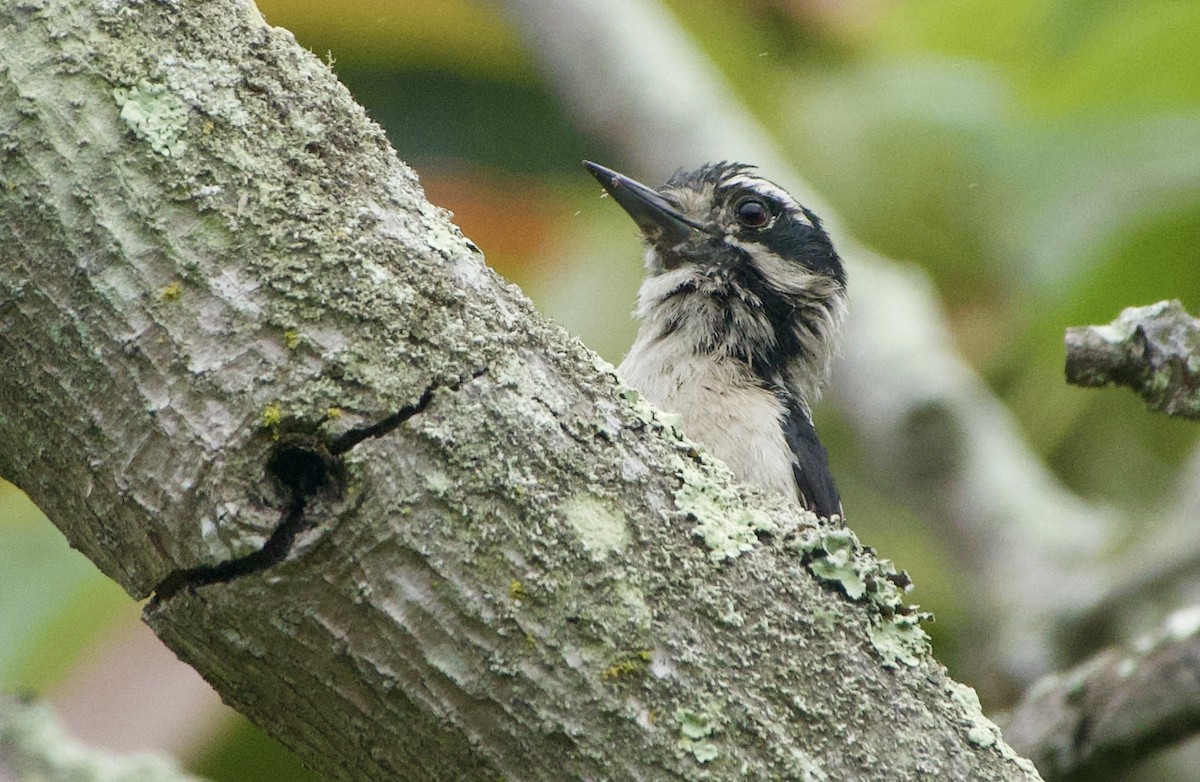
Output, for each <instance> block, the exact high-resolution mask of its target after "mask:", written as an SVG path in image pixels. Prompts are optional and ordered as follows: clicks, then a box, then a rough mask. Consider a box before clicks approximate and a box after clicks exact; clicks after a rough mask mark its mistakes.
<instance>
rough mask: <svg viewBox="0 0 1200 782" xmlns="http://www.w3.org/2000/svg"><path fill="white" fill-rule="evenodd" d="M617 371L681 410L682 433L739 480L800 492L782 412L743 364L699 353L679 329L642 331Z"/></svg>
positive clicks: (659, 402) (660, 403) (658, 402)
mask: <svg viewBox="0 0 1200 782" xmlns="http://www.w3.org/2000/svg"><path fill="white" fill-rule="evenodd" d="M617 371H618V373H619V374H620V375H621V378H622V379H623V380H624V381H625V382H626V383H627V384H629V385H630V386H632V387H633V388H635V389H637V391H638V392H639V393H641V394H642V395H643V396H644V397H646V399H648V400H649V401H650V402H651V403H652V404H654V405H655V406H657V407H659V408H661V409H663V410H665V411H667V412H670V413H676V414H678V415H679V416H680V417H681V418H682V419H683V430H684V432H685V433H686V434H687V436H688V437H689V438H691V439H692V440H695V441H696V442H698V443H700V444H702V445H703V446H704V447H705V449H706V450H707V451H708V452H709V453H711V454H712V455H713V456H715V457H717V458H718V459H720V460H721V461H723V462H725V464H727V465H728V466H729V468H730V469H731V470H732V471H733V474H734V475H735V476H737V478H738V479H739V480H741V481H743V482H745V483H753V484H757V485H759V486H762V487H764V488H766V489H768V490H771V491H776V492H779V493H780V494H783V495H784V496H786V497H790V498H793V499H795V498H796V497H797V494H796V481H795V477H794V475H793V473H792V454H791V451H790V450H789V449H788V445H787V441H786V439H785V438H784V434H783V426H782V423H783V418H784V415H785V413H786V411H785V409H784V406H783V404H782V403H781V402H780V400H779V398H778V397H777V396H776V395H775V394H773V393H771V392H770V391H767V390H766V389H764V388H762V387H761V384H760V382H759V381H758V379H757V378H756V377H754V375H753V374H752V373H751V372H750V370H749V368H748V367H747V366H746V365H745V363H743V362H741V361H738V360H736V359H733V358H729V357H723V356H718V355H698V354H696V353H695V351H694V350H693V349H692V347H691V345H690V344H689V343H688V341H687V340H686V339H685V338H683V335H670V336H666V337H661V338H658V339H645V340H644V339H642V338H640V337H639V339H638V341H637V342H635V343H634V346H633V348H632V349H631V350H630V352H629V355H628V356H626V357H625V360H624V361H623V362H621V366H620V367H619V368H618V370H617Z"/></svg>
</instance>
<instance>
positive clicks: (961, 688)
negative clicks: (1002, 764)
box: [945, 679, 1017, 759]
mask: <svg viewBox="0 0 1200 782" xmlns="http://www.w3.org/2000/svg"><path fill="white" fill-rule="evenodd" d="M945 687H946V691H947V693H948V694H949V695H950V700H951V702H952V703H954V704H955V705H957V706H958V707H959V709H960V710H961V711H962V717H963V720H964V727H965V729H966V734H965V735H966V739H967V741H968V742H969V743H970V744H971V746H974V747H979V748H980V749H985V748H987V747H994V746H997V745H999V746H1000V747H1001V748H1002V749H1003V754H1005V755H1006V756H1008V757H1011V758H1013V759H1016V757H1017V756H1016V754H1015V753H1013V751H1012V750H1011V749H1009V748H1008V745H1007V744H1004V743H1003V742H1002V741H1001V739H1000V728H998V727H997V726H996V723H994V722H992V721H991V720H989V719H988V718H987V717H985V716H984V715H983V708H982V707H981V706H980V704H979V695H978V694H977V693H976V692H975V690H973V689H971V688H970V687H968V686H966V685H965V684H959V683H958V682H956V681H952V680H950V679H947V680H946V684H945Z"/></svg>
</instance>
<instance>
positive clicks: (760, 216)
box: [734, 198, 771, 228]
mask: <svg viewBox="0 0 1200 782" xmlns="http://www.w3.org/2000/svg"><path fill="white" fill-rule="evenodd" d="M734 211H735V212H736V213H737V219H738V222H739V223H741V224H742V225H744V226H746V227H747V228H762V227H763V226H764V225H766V224H767V221H769V220H770V219H771V210H770V209H768V208H767V204H766V202H764V201H763V200H762V199H761V198H743V199H742V200H741V201H738V204H737V207H735V210H734Z"/></svg>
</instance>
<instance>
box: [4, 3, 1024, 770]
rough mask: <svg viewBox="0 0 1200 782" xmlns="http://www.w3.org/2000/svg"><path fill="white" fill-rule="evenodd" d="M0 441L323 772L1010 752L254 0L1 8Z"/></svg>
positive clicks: (178, 642)
mask: <svg viewBox="0 0 1200 782" xmlns="http://www.w3.org/2000/svg"><path fill="white" fill-rule="evenodd" d="M0 150H2V154H3V155H4V168H3V182H2V186H0V326H2V328H0V356H2V357H3V367H2V371H0V400H2V405H3V408H2V413H3V414H2V415H0V472H2V473H3V474H4V475H5V476H6V477H9V478H11V479H12V480H13V481H14V482H15V483H17V484H18V485H19V486H21V487H22V488H24V489H25V490H26V491H27V492H28V493H29V495H30V496H31V498H33V500H34V501H35V502H36V503H38V505H39V506H40V507H41V508H42V509H43V510H44V511H45V512H46V513H47V515H48V516H49V517H50V518H51V519H53V520H54V521H55V523H56V524H57V525H58V526H59V527H60V528H61V529H62V530H63V532H64V533H65V534H66V536H67V537H68V539H69V540H70V541H71V543H72V545H74V546H75V547H77V548H79V549H80V550H81V551H83V552H84V553H85V554H86V555H87V556H89V557H90V558H91V559H92V560H93V561H94V562H95V563H97V565H98V566H99V567H100V568H101V569H102V570H103V571H104V572H105V573H107V574H108V575H110V576H111V577H113V578H114V579H116V580H117V581H119V582H120V583H121V584H122V585H123V586H124V587H125V588H126V589H127V590H128V591H129V593H130V594H131V595H133V596H135V597H139V598H140V597H144V596H147V595H153V598H154V599H152V600H151V601H150V603H149V605H148V606H147V609H146V615H145V616H146V620H147V621H148V622H149V624H150V625H151V626H152V627H153V628H154V629H155V631H156V632H157V633H158V634H159V635H160V637H162V638H163V639H164V640H165V641H166V642H167V644H168V645H169V646H170V647H171V648H172V649H173V650H174V651H175V652H176V653H177V654H178V655H179V656H180V657H181V658H183V659H184V660H186V661H187V662H189V663H190V664H192V665H193V666H194V667H196V668H197V670H199V671H200V672H201V673H202V674H203V675H204V676H205V678H207V679H208V680H209V681H210V682H211V683H212V684H213V685H214V686H215V687H216V688H217V689H218V691H220V692H221V694H222V696H223V697H224V698H225V699H226V700H227V701H228V702H229V703H231V704H232V705H234V706H235V707H236V708H238V709H239V710H241V711H243V712H244V713H246V714H247V715H248V716H250V717H251V719H253V720H254V721H255V722H257V723H258V724H259V725H261V726H263V727H264V728H265V729H266V730H267V731H269V732H270V733H271V734H272V735H274V736H276V737H278V738H279V739H281V740H282V741H283V742H284V743H285V744H287V745H288V746H290V747H292V748H293V749H295V750H296V751H297V752H298V753H299V754H300V755H301V756H302V757H303V758H304V759H306V760H307V762H309V763H310V764H311V765H312V766H313V767H314V768H316V769H317V770H318V771H319V772H321V773H323V774H325V775H326V776H328V777H330V778H332V779H346V780H361V779H422V780H424V779H430V780H456V781H462V782H472V780H494V779H495V778H497V777H498V776H503V777H506V778H510V779H516V778H519V779H523V780H532V781H534V782H536V780H576V779H578V780H582V779H595V778H604V779H613V780H623V779H630V780H633V779H648V778H653V779H679V780H699V779H710V778H713V777H714V776H716V777H724V778H731V777H733V776H743V777H745V778H777V779H825V778H828V779H856V780H871V779H887V780H915V779H928V778H937V779H946V780H955V779H962V780H966V779H970V780H1001V779H1004V780H1010V779H1012V780H1015V779H1023V780H1032V779H1037V774H1036V772H1035V771H1033V769H1032V767H1031V766H1030V765H1029V764H1028V762H1027V761H1022V760H1019V759H1018V758H1016V757H1015V756H1014V755H1013V753H1012V752H1011V750H1009V749H1008V747H1007V746H1006V745H1005V744H1004V743H1003V741H1002V740H1001V739H1000V738H999V734H998V732H997V731H996V729H995V726H993V725H992V724H991V723H989V722H988V721H987V720H986V719H985V718H984V717H983V716H982V714H981V713H980V711H979V706H978V702H977V701H976V700H975V699H974V694H973V693H972V692H971V691H970V690H968V689H966V688H963V687H961V686H960V685H957V684H955V683H953V682H952V681H950V680H949V679H948V678H947V677H946V676H945V673H944V671H943V670H942V669H941V668H940V667H939V666H938V665H937V664H936V662H934V661H933V660H932V659H931V658H930V657H929V656H928V651H927V648H926V640H925V637H924V634H923V633H922V632H921V630H920V628H919V626H918V623H917V620H918V615H917V614H916V613H915V612H914V611H912V610H911V609H910V608H907V607H905V606H904V605H903V602H902V599H901V598H902V589H903V583H904V581H903V579H901V578H900V577H898V576H897V575H896V574H895V573H894V572H892V570H891V568H890V567H889V566H888V565H887V564H886V563H881V562H878V561H876V560H875V559H874V557H873V555H872V554H871V553H870V552H869V551H867V550H864V549H863V548H861V547H860V546H858V544H857V541H856V540H855V539H854V537H853V535H852V534H851V533H849V532H848V531H846V530H844V529H841V528H838V527H836V526H834V527H828V526H816V524H815V521H814V519H813V518H812V517H811V516H807V515H804V514H802V513H801V512H800V511H799V510H797V509H796V508H794V507H793V506H791V505H787V504H784V503H783V502H782V501H781V500H779V499H777V498H767V497H764V496H762V495H761V494H758V493H755V492H753V491H751V490H748V489H746V488H745V487H739V486H737V485H735V484H733V482H732V479H731V477H730V475H729V473H728V471H727V470H725V469H724V468H723V467H722V466H721V465H719V464H716V463H713V462H711V460H709V459H708V458H707V457H706V456H704V455H703V454H702V453H700V452H699V451H698V450H697V448H696V446H694V445H693V444H691V443H689V442H687V441H686V440H685V439H683V438H682V437H681V435H680V434H679V433H678V431H676V430H675V428H674V427H673V426H672V425H671V423H670V421H668V420H664V418H663V417H661V416H660V415H659V414H658V413H656V412H654V411H653V410H652V409H650V408H649V407H647V406H646V405H645V404H643V403H640V402H637V401H636V400H634V399H633V398H632V396H631V395H630V392H628V390H626V389H622V388H621V387H620V386H619V385H618V384H617V382H616V380H615V376H614V374H613V371H612V368H611V367H609V366H608V365H606V364H604V363H603V362H601V361H599V360H598V359H597V358H596V357H595V355H594V354H592V353H591V352H589V351H588V350H586V349H585V348H584V347H583V346H581V345H580V344H578V342H576V341H575V340H573V339H571V338H570V337H569V336H568V335H567V334H565V333H564V332H563V331H562V330H561V329H559V328H557V327H555V326H554V325H553V324H550V323H547V322H546V321H544V320H543V319H541V318H539V317H538V316H537V315H536V313H535V312H534V311H533V309H532V308H531V307H530V306H529V304H528V302H527V301H526V300H525V299H524V298H523V297H522V296H521V295H520V294H519V292H517V291H516V290H515V289H514V288H513V287H512V286H509V285H507V284H505V283H504V282H502V281H501V280H500V279H499V278H497V277H496V276H495V275H494V274H492V273H491V272H490V271H489V270H488V269H487V268H486V267H485V266H484V264H483V262H482V259H481V258H480V256H479V254H478V251H477V249H476V248H475V247H474V246H473V245H472V244H471V243H470V242H469V241H467V240H465V239H464V238H463V237H462V236H461V235H460V234H459V232H458V231H457V229H456V228H455V227H454V226H453V225H452V224H451V223H450V222H449V220H448V216H447V214H446V213H445V212H444V211H442V210H440V209H438V208H436V207H433V206H430V205H429V204H428V203H426V202H425V201H424V198H423V196H422V193H421V191H420V188H419V186H418V184H417V181H416V178H415V176H414V175H413V174H412V172H411V171H410V170H408V169H407V168H406V167H405V166H404V165H403V164H401V163H400V162H399V161H398V160H397V159H396V157H395V155H394V153H393V152H392V151H391V149H390V148H389V147H388V146H387V144H386V142H385V140H384V135H383V133H382V131H381V130H380V129H379V128H378V127H376V126H375V125H374V124H372V123H371V122H369V121H368V120H367V119H366V117H365V116H364V115H363V112H362V111H361V109H360V108H359V107H358V106H356V105H355V104H354V102H353V101H352V100H351V99H350V97H349V95H348V94H347V93H346V91H345V90H344V89H343V88H342V87H341V86H340V85H339V84H338V83H337V82H336V80H335V79H334V78H333V77H332V75H331V74H330V73H329V71H328V70H327V69H326V68H325V67H324V66H322V65H321V64H320V63H319V62H318V61H317V60H316V58H314V57H312V56H311V55H310V54H308V53H306V52H304V51H302V50H301V49H300V48H299V47H297V46H296V44H295V42H294V41H293V40H292V38H291V36H290V35H289V34H287V33H286V32H284V31H280V30H272V29H270V28H268V27H267V26H266V25H264V24H263V22H262V20H261V18H260V17H259V16H258V14H257V12H256V11H255V9H254V8H253V6H252V4H250V3H249V2H238V1H236V0H211V1H210V2H206V3H166V2H161V3H153V2H148V3H136V4H135V3H122V2H119V0H117V1H115V2H108V3H100V4H97V3H93V2H91V0H45V1H44V2H37V3H33V2H29V3H12V4H8V5H6V6H4V7H3V8H2V9H0Z"/></svg>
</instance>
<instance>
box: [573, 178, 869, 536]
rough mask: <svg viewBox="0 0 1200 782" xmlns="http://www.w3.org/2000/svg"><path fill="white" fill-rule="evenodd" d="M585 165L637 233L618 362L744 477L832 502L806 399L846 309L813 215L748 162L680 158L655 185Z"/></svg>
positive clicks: (819, 505) (837, 508)
mask: <svg viewBox="0 0 1200 782" xmlns="http://www.w3.org/2000/svg"><path fill="white" fill-rule="evenodd" d="M584 166H585V167H586V168H587V170H588V171H589V172H591V174H592V176H594V177H596V179H598V180H599V181H600V184H601V185H603V186H604V189H605V190H607V191H608V193H609V194H610V195H611V196H612V197H613V200H615V201H616V202H617V203H618V204H620V205H621V207H622V208H624V210H625V211H626V212H628V213H629V216H630V217H632V218H633V219H634V221H635V222H636V223H637V225H638V227H639V228H640V229H641V232H642V237H643V239H644V241H645V245H646V255H645V260H646V272H647V276H646V279H645V281H644V282H643V283H642V287H641V290H640V291H639V293H638V304H637V309H636V311H635V314H636V315H637V317H638V318H640V319H641V327H640V329H639V331H638V335H637V339H636V340H635V341H634V343H633V347H632V348H630V350H629V355H627V356H626V357H625V360H624V361H623V362H621V366H620V367H619V368H618V369H617V372H618V374H619V375H620V376H621V378H622V379H623V380H624V381H625V382H626V383H628V384H629V385H630V386H632V387H633V388H635V389H636V390H637V391H638V392H640V393H641V394H642V395H643V396H645V397H646V398H647V399H648V400H649V401H650V402H652V403H653V404H655V405H657V406H658V407H660V408H662V409H664V410H666V411H668V412H673V413H677V414H679V415H680V416H681V417H682V418H683V429H684V431H685V432H686V433H687V435H688V436H689V437H691V438H693V439H695V440H697V441H698V442H700V443H702V444H704V446H705V447H707V448H708V450H709V451H710V452H711V453H712V454H713V455H714V456H716V457H717V458H718V459H721V460H722V461H724V462H725V463H726V464H727V465H729V467H730V469H732V470H733V473H734V475H736V476H737V477H738V478H739V479H740V480H743V481H746V482H749V483H755V484H758V485H760V486H763V487H766V488H767V489H769V490H772V491H777V492H780V493H781V494H784V495H785V496H788V497H792V498H795V499H796V500H798V501H799V502H800V504H801V505H802V506H804V507H805V508H807V509H809V510H811V511H812V512H813V513H815V514H816V515H818V516H823V517H829V516H832V515H834V514H841V512H842V509H841V500H840V498H839V496H838V490H837V486H836V485H835V484H834V481H833V476H832V475H830V472H829V463H828V460H827V458H826V455H825V448H824V446H822V445H821V441H820V440H819V439H818V438H817V432H816V430H815V429H814V428H813V422H812V412H811V410H810V408H809V405H810V404H811V403H812V402H814V401H815V400H816V398H817V396H818V394H819V393H820V390H821V385H822V384H823V383H824V381H825V377H826V375H827V374H828V372H829V363H830V359H831V358H832V355H833V350H834V343H835V342H836V339H837V336H838V333H839V331H840V329H841V323H842V319H843V316H844V315H845V312H846V271H845V269H844V268H843V266H842V261H841V259H840V258H839V257H838V254H837V252H836V251H835V250H834V249H833V243H832V242H831V241H830V239H829V235H828V234H827V233H826V232H825V230H824V229H823V228H822V227H821V221H820V220H819V219H817V216H816V215H815V214H813V213H812V212H810V211H809V210H808V209H806V208H804V207H803V206H801V205H800V204H798V203H796V201H795V199H793V198H792V197H791V196H790V195H788V194H787V193H786V192H785V191H784V190H783V189H782V188H780V187H779V186H778V185H775V184H773V183H771V182H769V181H767V180H765V179H763V178H762V177H760V176H758V175H757V174H755V173H754V172H753V169H752V168H751V167H750V166H745V165H741V164H737V163H712V164H709V165H706V166H703V167H701V168H699V169H696V170H695V171H682V170H681V171H678V172H676V173H675V175H674V176H672V177H671V179H670V180H669V181H668V182H667V183H666V185H664V186H663V187H662V188H660V189H658V190H654V189H653V188H650V187H647V186H645V185H643V184H641V183H639V182H636V181H634V180H633V179H630V178H629V177H626V176H624V175H622V174H618V173H617V172H615V171H611V170H609V169H607V168H604V167H603V166H598V165H596V164H595V163H591V162H587V161H585V162H584Z"/></svg>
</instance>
